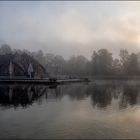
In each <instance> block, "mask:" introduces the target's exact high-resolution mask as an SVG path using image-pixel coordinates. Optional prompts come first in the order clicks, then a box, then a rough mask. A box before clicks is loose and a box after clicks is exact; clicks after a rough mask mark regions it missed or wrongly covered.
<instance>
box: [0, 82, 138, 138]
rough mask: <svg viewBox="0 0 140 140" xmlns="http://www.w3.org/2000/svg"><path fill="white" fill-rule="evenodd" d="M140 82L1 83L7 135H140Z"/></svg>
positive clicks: (1, 120) (0, 115)
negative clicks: (45, 84) (51, 84)
mask: <svg viewBox="0 0 140 140" xmlns="http://www.w3.org/2000/svg"><path fill="white" fill-rule="evenodd" d="M139 132H140V85H138V84H125V82H123V83H120V82H112V81H110V82H109V83H108V82H100V81H98V82H97V83H95V82H90V83H73V84H66V85H58V86H50V87H49V86H43V85H42V86H41V85H28V84H26V85H0V139H2V138H40V139H41V138H49V139H50V138H53V139H54V138H59V139H63V138H64V139H66V138H69V139H73V138H79V139H85V138H89V139H90V138H92V139H93V138H102V139H103V138H110V139H111V138H119V139H120V138H129V139H130V138H140V133H139Z"/></svg>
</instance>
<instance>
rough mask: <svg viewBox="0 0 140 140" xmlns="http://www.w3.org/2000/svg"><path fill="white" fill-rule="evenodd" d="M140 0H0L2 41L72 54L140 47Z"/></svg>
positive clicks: (65, 55)
mask: <svg viewBox="0 0 140 140" xmlns="http://www.w3.org/2000/svg"><path fill="white" fill-rule="evenodd" d="M139 13H140V2H139V1H135V2H132V1H98V2H97V1H0V45H1V44H5V43H6V44H9V45H10V46H11V47H12V48H16V49H27V50H29V51H38V50H40V49H41V50H43V52H44V53H54V54H58V55H62V56H64V57H65V58H69V57H70V56H71V55H84V56H85V57H87V58H90V57H91V55H92V53H93V50H99V49H101V48H106V49H108V50H109V51H110V52H112V53H113V55H114V56H117V55H118V54H119V50H120V49H127V50H128V51H129V52H139V51H140V15H139Z"/></svg>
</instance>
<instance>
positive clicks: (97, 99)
mask: <svg viewBox="0 0 140 140" xmlns="http://www.w3.org/2000/svg"><path fill="white" fill-rule="evenodd" d="M91 100H92V105H93V106H97V107H100V108H104V107H106V106H107V105H109V104H111V100H112V94H111V90H110V87H107V86H96V87H95V88H94V89H93V91H92V94H91Z"/></svg>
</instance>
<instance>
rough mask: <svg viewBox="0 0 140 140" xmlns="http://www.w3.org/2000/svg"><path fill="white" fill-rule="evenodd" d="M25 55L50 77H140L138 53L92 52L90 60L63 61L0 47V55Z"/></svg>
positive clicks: (103, 50)
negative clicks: (113, 53)
mask: <svg viewBox="0 0 140 140" xmlns="http://www.w3.org/2000/svg"><path fill="white" fill-rule="evenodd" d="M23 52H24V53H27V54H28V55H31V56H32V57H34V58H35V59H36V60H38V62H39V63H40V64H42V65H43V66H44V67H45V68H46V71H47V72H48V73H49V74H50V75H57V76H59V75H66V76H97V75H98V76H104V75H105V76H112V75H113V76H136V75H140V53H129V52H128V51H127V50H126V49H122V50H120V53H119V58H113V56H112V53H110V52H109V51H108V50H107V49H100V50H98V51H93V53H92V54H91V59H90V60H88V59H87V58H86V57H84V56H82V55H80V56H71V57H70V58H69V59H68V60H65V59H64V58H63V56H60V55H54V54H51V53H43V51H42V50H39V51H37V52H29V51H27V50H19V49H11V47H10V46H9V45H7V44H4V45H2V46H1V47H0V55H4V54H8V53H19V54H20V53H23Z"/></svg>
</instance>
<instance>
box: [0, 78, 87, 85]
mask: <svg viewBox="0 0 140 140" xmlns="http://www.w3.org/2000/svg"><path fill="white" fill-rule="evenodd" d="M74 82H89V80H87V79H55V78H48V79H37V78H22V79H21V78H1V79H0V84H45V85H55V84H65V83H74Z"/></svg>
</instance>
